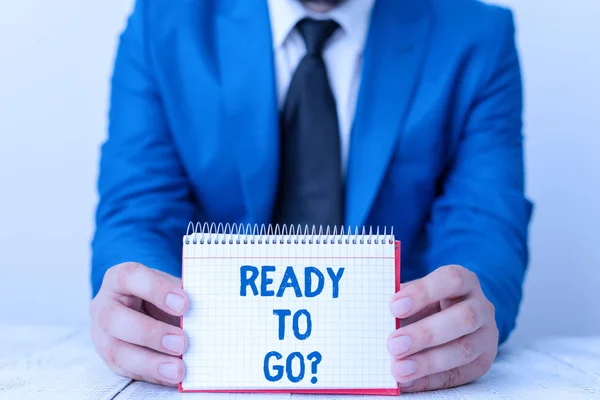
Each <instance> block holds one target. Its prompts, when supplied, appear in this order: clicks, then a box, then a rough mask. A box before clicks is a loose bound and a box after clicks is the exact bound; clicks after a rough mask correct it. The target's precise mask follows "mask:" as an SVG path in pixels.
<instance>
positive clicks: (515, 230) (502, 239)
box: [427, 9, 532, 343]
mask: <svg viewBox="0 0 600 400" xmlns="http://www.w3.org/2000/svg"><path fill="white" fill-rule="evenodd" d="M498 10H501V12H500V13H497V14H496V16H498V15H500V16H501V18H497V19H495V22H496V23H495V26H496V28H497V29H496V30H495V31H494V30H492V32H491V33H492V35H490V37H492V38H493V39H490V43H492V44H489V43H488V45H489V47H487V48H486V49H484V51H486V52H487V54H491V55H492V56H493V57H491V58H490V59H489V61H487V64H488V68H487V70H486V72H485V73H484V74H483V75H482V79H481V80H480V81H479V86H478V90H477V92H476V94H475V98H474V99H473V101H472V102H471V103H470V108H469V110H468V114H467V115H468V116H467V118H466V121H465V123H464V125H463V129H462V130H461V136H460V139H459V143H458V146H457V150H456V153H455V158H454V160H453V162H452V163H451V164H450V165H451V166H450V168H449V170H448V171H447V174H446V176H445V179H444V180H443V182H442V184H441V185H440V186H441V193H440V196H439V197H438V198H437V200H436V202H435V204H434V207H433V209H432V214H431V219H430V223H429V226H428V238H429V247H428V253H427V265H428V268H429V272H431V271H432V270H433V269H435V268H438V267H439V266H442V265H447V264H459V265H462V266H463V267H465V268H467V269H469V270H471V271H473V272H474V273H475V274H476V275H477V276H478V278H479V280H480V283H481V286H482V289H483V292H484V294H485V295H486V297H487V298H488V299H489V300H490V301H491V302H492V303H493V304H494V306H495V309H496V322H497V325H498V329H499V331H500V338H499V342H500V343H502V342H504V341H505V340H506V339H507V338H508V336H509V334H510V333H511V331H512V330H513V329H514V326H515V320H516V317H517V314H518V310H519V305H520V302H521V297H522V284H523V280H524V276H525V272H526V267H527V263H528V248H527V230H528V224H529V220H530V216H531V212H532V203H531V202H530V201H529V200H527V198H526V197H525V194H524V160H523V138H522V133H521V129H522V87H521V85H522V83H521V72H520V65H519V59H518V54H517V50H516V44H515V40H514V29H515V28H514V22H513V16H512V13H511V12H510V11H508V10H505V9H498ZM491 28H493V27H491Z"/></svg>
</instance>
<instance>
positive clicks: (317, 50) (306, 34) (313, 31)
mask: <svg viewBox="0 0 600 400" xmlns="http://www.w3.org/2000/svg"><path fill="white" fill-rule="evenodd" d="M338 28H339V25H338V23H337V22H335V21H333V20H330V19H328V20H316V19H311V18H305V19H303V20H301V21H300V22H298V30H299V31H300V34H301V35H302V37H303V38H304V42H305V43H306V52H307V53H308V54H309V55H313V56H319V57H320V56H321V53H322V52H323V48H324V47H325V43H326V42H327V40H328V39H329V38H330V37H331V35H333V33H334V32H335V31H336V30H337V29H338Z"/></svg>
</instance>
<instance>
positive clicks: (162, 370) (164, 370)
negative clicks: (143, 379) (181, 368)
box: [158, 363, 177, 381]
mask: <svg viewBox="0 0 600 400" xmlns="http://www.w3.org/2000/svg"><path fill="white" fill-rule="evenodd" d="M158 373H159V374H160V375H161V376H162V377H163V378H167V379H169V380H172V381H174V380H175V379H177V365H175V364H173V363H167V364H160V365H159V366H158Z"/></svg>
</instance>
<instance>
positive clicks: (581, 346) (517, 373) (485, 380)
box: [0, 324, 600, 400]
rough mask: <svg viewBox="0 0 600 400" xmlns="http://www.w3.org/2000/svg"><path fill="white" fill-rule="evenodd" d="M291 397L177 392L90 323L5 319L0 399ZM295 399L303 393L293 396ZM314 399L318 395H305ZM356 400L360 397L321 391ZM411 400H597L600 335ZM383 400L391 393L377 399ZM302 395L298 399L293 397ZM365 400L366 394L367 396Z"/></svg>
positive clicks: (530, 354) (506, 350)
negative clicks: (99, 348)
mask: <svg viewBox="0 0 600 400" xmlns="http://www.w3.org/2000/svg"><path fill="white" fill-rule="evenodd" d="M259 396H260V397H261V398H269V399H272V400H283V399H286V398H289V397H290V396H289V395H241V394H238V395H227V394H191V393H185V394H184V393H179V392H177V390H176V389H168V388H163V387H160V386H156V385H151V384H147V383H142V382H132V381H131V380H130V379H127V378H123V377H119V376H117V375H115V374H113V373H112V372H111V371H110V370H109V369H108V368H107V367H105V366H104V364H103V363H102V361H101V360H100V359H99V357H97V356H96V353H95V352H94V348H93V345H92V343H91V341H90V339H89V334H88V331H87V327H61V326H15V325H2V324H0V399H1V400H5V399H6V400H27V399H61V400H67V399H77V400H84V399H103V400H108V399H117V400H125V399H185V400H188V399H189V400H193V399H209V400H225V399H229V398H235V399H236V400H241V399H242V398H244V399H246V398H247V399H253V398H258V397H259ZM294 397H298V398H300V397H302V396H297V395H294ZM304 397H313V399H309V400H315V399H314V397H316V396H306V395H305V396H304ZM321 397H322V398H326V399H327V400H333V399H335V398H337V399H340V400H356V398H357V396H321ZM401 397H404V398H406V399H417V400H418V399H463V400H464V399H507V400H509V399H533V400H551V399H557V400H566V399H596V400H599V399H600V337H592V338H553V339H546V340H543V341H540V342H537V343H535V344H533V345H528V346H522V347H503V348H502V349H501V351H500V353H499V355H498V358H497V360H496V362H495V364H494V366H493V367H492V369H491V371H490V372H489V373H488V374H486V375H485V376H484V377H482V378H481V379H479V380H478V381H476V382H475V383H472V384H470V385H466V386H462V387H459V388H454V389H450V390H443V391H435V392H428V393H419V394H402V395H401ZM374 399H375V400H378V399H382V400H385V399H386V397H380V396H377V397H374ZM296 400H298V399H296ZM363 400H364V399H363Z"/></svg>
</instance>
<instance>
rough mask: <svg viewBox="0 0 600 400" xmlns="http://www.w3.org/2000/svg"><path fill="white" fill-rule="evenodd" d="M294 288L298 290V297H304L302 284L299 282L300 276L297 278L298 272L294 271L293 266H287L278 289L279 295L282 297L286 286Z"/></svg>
mask: <svg viewBox="0 0 600 400" xmlns="http://www.w3.org/2000/svg"><path fill="white" fill-rule="evenodd" d="M289 287H291V288H294V291H295V292H296V297H302V292H301V291H300V285H299V284H298V278H296V274H295V273H294V268H293V267H287V268H286V269H285V273H284V274H283V281H282V282H281V285H280V286H279V290H278V291H277V297H282V296H283V292H285V289H286V288H289Z"/></svg>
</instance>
